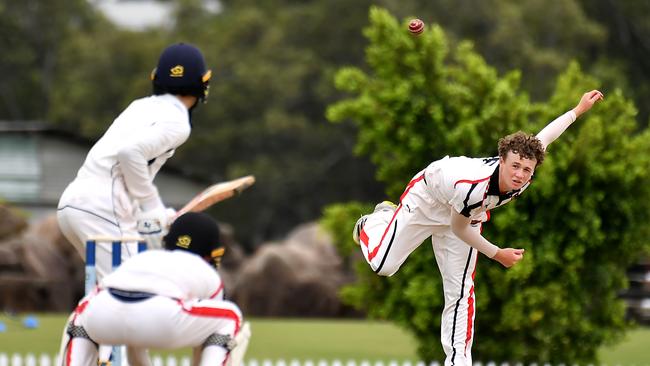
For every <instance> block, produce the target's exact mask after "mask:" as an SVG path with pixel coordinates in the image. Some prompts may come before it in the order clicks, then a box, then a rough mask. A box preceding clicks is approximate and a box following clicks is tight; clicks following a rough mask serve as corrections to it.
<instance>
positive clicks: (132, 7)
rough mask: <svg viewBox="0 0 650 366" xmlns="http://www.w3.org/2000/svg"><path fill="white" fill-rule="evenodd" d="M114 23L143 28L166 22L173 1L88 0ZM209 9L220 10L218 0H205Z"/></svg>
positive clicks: (136, 28) (135, 28)
mask: <svg viewBox="0 0 650 366" xmlns="http://www.w3.org/2000/svg"><path fill="white" fill-rule="evenodd" d="M88 1H89V2H90V3H91V4H94V5H95V6H97V8H99V9H100V10H101V11H102V12H104V14H105V15H106V17H107V18H108V19H110V20H111V21H112V22H113V23H115V24H117V25H119V26H121V27H124V28H127V29H131V30H143V29H146V28H148V27H155V26H160V25H162V24H164V23H165V22H166V21H167V19H170V17H171V13H172V10H173V2H159V1H155V0H88ZM204 4H205V7H206V9H207V10H208V11H211V12H218V11H219V9H220V6H219V2H218V0H204Z"/></svg>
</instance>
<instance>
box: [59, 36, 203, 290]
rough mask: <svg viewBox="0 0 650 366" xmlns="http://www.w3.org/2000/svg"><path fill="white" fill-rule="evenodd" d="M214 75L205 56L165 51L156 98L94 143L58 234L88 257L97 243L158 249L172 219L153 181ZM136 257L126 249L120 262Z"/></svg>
mask: <svg viewBox="0 0 650 366" xmlns="http://www.w3.org/2000/svg"><path fill="white" fill-rule="evenodd" d="M210 77H211V71H210V70H208V69H207V68H206V65H205V60H204V58H203V55H202V53H201V51H200V50H199V49H198V48H196V47H195V46H192V45H190V44H186V43H178V44H173V45H171V46H169V47H167V48H166V49H165V50H164V51H163V52H162V54H161V55H160V58H159V60H158V65H157V66H156V68H155V69H154V70H153V72H152V73H151V80H152V84H153V95H151V96H148V97H145V98H141V99H137V100H135V101H133V102H132V103H131V104H130V105H129V106H128V107H127V108H126V109H125V110H124V111H123V112H122V113H121V114H120V115H119V116H118V117H117V118H116V119H115V120H114V121H113V123H112V124H111V126H110V127H109V128H108V130H107V131H106V132H105V133H104V135H103V136H102V137H101V138H100V139H99V140H98V141H97V143H95V145H94V146H93V147H92V148H91V150H90V152H89V153H88V155H87V157H86V160H85V161H84V163H83V165H82V166H81V168H80V169H79V171H78V173H77V176H76V178H75V179H74V180H73V181H72V182H71V183H70V184H69V185H68V186H67V188H66V189H65V191H64V192H63V194H62V196H61V198H60V200H59V204H58V210H57V219H58V222H59V227H60V228H61V231H62V232H63V234H64V235H65V237H66V238H67V239H68V240H69V241H70V242H71V243H72V244H73V245H74V246H75V248H76V249H77V251H78V252H79V254H80V255H81V256H82V257H83V256H84V253H85V250H84V243H85V242H86V241H87V240H88V239H89V238H90V237H92V236H97V235H102V236H108V237H111V238H120V237H137V236H142V237H144V238H145V239H147V242H148V245H149V248H152V247H153V248H155V247H160V239H161V238H162V236H163V235H164V233H165V230H166V228H167V226H168V222H169V221H170V218H171V217H172V216H173V215H174V214H175V212H174V210H173V209H168V208H166V207H165V205H164V204H163V201H162V199H161V198H160V194H159V193H158V189H157V188H156V186H155V185H154V183H153V181H154V178H155V177H156V174H157V173H158V171H159V170H160V168H161V167H162V166H163V164H165V162H166V161H167V159H169V158H170V157H171V156H172V155H173V154H174V151H175V150H176V149H177V148H178V147H179V146H181V145H182V144H183V143H184V142H185V141H186V140H187V139H188V137H189V135H190V131H191V128H192V111H193V110H194V109H195V108H196V107H197V106H198V105H199V104H200V103H201V102H205V101H206V98H207V96H208V83H209V81H210ZM136 253H137V244H136V243H135V242H134V243H131V244H127V245H126V247H125V248H124V249H123V250H122V260H123V261H124V260H126V259H127V258H129V257H131V256H133V255H135V254H136ZM96 257H97V262H96V266H97V277H98V279H101V278H103V277H104V276H105V275H106V274H107V273H109V272H110V271H111V260H110V258H111V256H110V244H109V243H102V244H99V243H98V246H97V255H96Z"/></svg>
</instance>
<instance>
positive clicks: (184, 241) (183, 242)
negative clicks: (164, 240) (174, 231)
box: [176, 235, 192, 249]
mask: <svg viewBox="0 0 650 366" xmlns="http://www.w3.org/2000/svg"><path fill="white" fill-rule="evenodd" d="M191 242H192V237H191V236H189V235H181V236H179V237H178V239H177V240H176V246H177V247H181V248H184V249H187V248H189V247H190V243H191Z"/></svg>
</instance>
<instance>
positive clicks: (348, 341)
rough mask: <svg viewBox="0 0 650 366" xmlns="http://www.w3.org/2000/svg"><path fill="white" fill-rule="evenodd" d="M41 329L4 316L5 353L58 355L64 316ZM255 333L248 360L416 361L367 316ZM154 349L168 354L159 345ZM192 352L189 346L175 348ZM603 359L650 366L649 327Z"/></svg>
mask: <svg viewBox="0 0 650 366" xmlns="http://www.w3.org/2000/svg"><path fill="white" fill-rule="evenodd" d="M37 317H38V321H39V326H38V328H37V329H26V328H24V327H23V326H22V323H21V320H22V317H17V318H8V317H7V316H0V321H2V322H4V324H5V325H6V330H5V332H2V333H0V353H2V352H4V353H8V354H13V353H19V354H26V353H28V352H31V353H34V354H37V355H38V354H41V353H48V354H54V353H56V352H57V351H58V347H59V341H60V338H59V337H60V335H61V329H62V327H63V324H64V322H65V316H64V315H61V314H39V315H37ZM251 327H252V330H253V338H252V339H251V343H250V346H249V349H248V354H247V359H257V360H263V359H272V360H277V359H285V360H292V359H297V360H303V361H304V360H313V361H317V360H321V359H325V360H334V359H339V360H357V361H361V360H369V361H378V360H382V361H390V360H397V361H404V360H411V361H415V360H417V355H416V353H415V344H414V342H413V339H412V337H411V336H410V335H409V334H408V333H406V332H405V331H403V330H402V329H400V328H398V327H396V326H394V325H391V324H389V323H382V322H376V321H364V320H305V319H252V320H251ZM152 354H161V355H163V356H164V355H167V354H168V352H161V351H158V350H154V351H153V352H152ZM173 354H175V355H177V356H181V355H189V349H186V350H180V351H176V352H173ZM599 354H600V358H601V361H602V362H603V364H606V365H620V366H632V365H634V366H642V365H650V328H639V329H635V330H632V331H630V333H629V334H628V337H627V338H626V339H625V340H624V341H623V342H622V343H620V344H618V345H616V346H613V347H606V348H603V349H602V350H601V351H600V353H599Z"/></svg>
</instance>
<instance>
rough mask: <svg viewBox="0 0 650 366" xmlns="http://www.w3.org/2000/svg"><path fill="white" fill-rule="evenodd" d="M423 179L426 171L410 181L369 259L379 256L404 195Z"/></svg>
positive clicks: (369, 254)
mask: <svg viewBox="0 0 650 366" xmlns="http://www.w3.org/2000/svg"><path fill="white" fill-rule="evenodd" d="M423 179H424V173H422V175H420V176H419V177H417V178H414V179H413V180H411V181H410V182H409V184H408V185H407V186H406V189H405V190H404V193H402V195H401V196H400V198H399V202H400V204H399V206H397V209H396V210H395V213H394V214H393V217H392V218H391V219H390V222H389V223H388V226H386V230H385V231H384V234H383V235H382V236H381V240H379V244H378V245H377V246H376V247H375V249H374V250H373V251H372V252H371V253H368V260H372V259H373V258H375V256H377V253H378V252H379V248H381V245H382V244H383V243H384V238H385V237H386V233H388V229H389V228H390V227H391V225H392V224H393V221H395V217H397V213H398V212H399V210H401V209H402V200H403V199H404V197H405V196H406V195H407V194H408V193H409V191H410V190H411V188H413V186H414V185H415V183H417V182H419V181H421V180H423ZM362 234H364V233H363V231H362ZM367 237H368V236H367V235H366V238H367ZM366 246H368V244H366Z"/></svg>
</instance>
